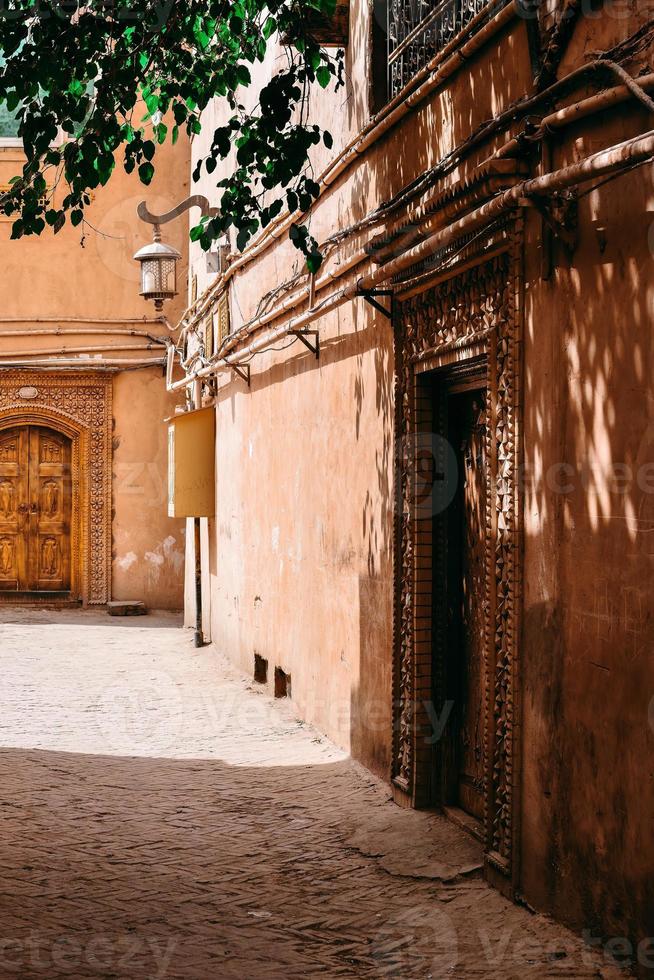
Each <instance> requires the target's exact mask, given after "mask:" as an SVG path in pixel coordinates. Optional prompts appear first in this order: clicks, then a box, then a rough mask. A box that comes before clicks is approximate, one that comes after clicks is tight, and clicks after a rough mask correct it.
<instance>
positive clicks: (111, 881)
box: [0, 609, 624, 980]
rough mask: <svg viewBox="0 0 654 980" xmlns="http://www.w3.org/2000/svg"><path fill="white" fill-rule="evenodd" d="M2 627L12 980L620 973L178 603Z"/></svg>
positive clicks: (4, 927)
mask: <svg viewBox="0 0 654 980" xmlns="http://www.w3.org/2000/svg"><path fill="white" fill-rule="evenodd" d="M0 640H1V642H0V658H1V661H2V662H1V664H0V669H1V671H2V685H1V689H0V690H1V693H0V700H1V705H0V707H1V711H0V746H1V749H0V769H1V778H2V796H1V798H0V806H1V824H0V827H1V830H0V867H1V868H2V877H1V879H0V881H1V884H0V977H2V978H5V977H11V978H29V977H47V978H59V977H66V978H81V977H84V978H88V977H120V978H130V980H135V978H142V977H143V978H144V977H155V978H185V980H186V978H202V980H205V978H207V980H209V978H212V980H213V978H218V980H231V978H238V980H243V978H245V980H264V978H265V980H276V978H280V980H281V978H303V977H318V976H321V977H394V978H401V980H412V978H430V977H431V978H441V977H447V978H449V977H489V978H494V977H496V978H514V977H515V978H525V977H530V978H531V977H533V978H544V977H582V978H585V977H617V976H624V974H619V973H618V972H617V970H615V968H613V967H611V966H610V965H609V964H608V963H607V962H606V961H605V960H604V959H603V957H602V955H601V954H598V953H596V952H591V950H590V949H589V948H588V947H586V946H585V945H584V943H583V942H582V941H581V940H580V939H579V938H578V937H575V936H573V935H572V934H571V933H569V932H567V931H566V930H564V929H562V928H561V927H559V926H557V925H555V924H553V923H552V922H551V921H549V920H548V919H546V918H544V917H542V916H538V915H534V914H531V913H530V912H528V911H527V910H525V909H521V908H519V907H517V906H515V905H512V904H510V903H509V902H508V901H506V900H505V899H503V898H502V897H501V896H500V895H499V894H498V893H497V892H495V891H493V890H492V889H490V888H489V887H488V886H487V885H486V884H485V883H484V881H483V880H482V877H481V871H480V868H481V855H480V852H479V848H478V845H477V844H476V842H474V841H473V840H472V838H470V837H468V836H467V835H465V834H464V833H463V832H462V831H460V830H459V829H458V828H457V827H455V826H454V825H452V824H451V823H449V822H448V821H447V820H445V819H444V818H442V817H440V816H438V815H435V814H428V813H424V812H423V813H420V812H415V811H409V810H402V809H400V808H398V807H396V806H395V805H394V804H393V803H392V802H391V801H390V799H389V793H388V789H387V787H385V786H384V785H383V784H382V783H380V782H378V781H377V780H376V779H374V778H373V777H372V776H370V774H368V773H367V772H366V771H365V770H363V769H361V768H360V767H359V766H357V765H356V764H354V763H352V762H351V761H350V760H349V759H348V758H346V757H345V756H344V754H343V753H342V752H341V751H339V750H338V749H337V748H336V747H334V746H333V745H332V744H331V743H330V742H328V741H327V740H326V739H325V738H324V737H322V736H320V734H319V733H317V732H316V731H315V730H313V729H312V728H310V727H309V726H307V725H304V724H302V723H301V722H299V721H298V720H297V719H296V718H295V716H294V711H293V703H292V701H288V702H284V703H280V702H279V701H274V700H271V699H270V698H269V697H268V696H267V695H266V694H265V693H263V692H262V691H261V689H260V688H258V687H257V685H254V684H253V683H250V682H249V681H247V680H246V679H244V678H243V677H242V676H241V675H239V674H237V673H236V672H235V671H234V670H233V669H232V668H231V667H229V665H228V664H227V663H226V662H225V661H224V660H223V659H222V658H221V657H219V656H218V655H217V654H216V653H215V651H213V650H212V649H211V648H207V649H203V650H200V651H197V650H195V649H194V648H193V646H192V643H191V637H190V634H189V633H188V631H184V630H182V629H181V628H180V625H179V620H178V618H177V617H174V616H171V615H156V616H155V615H151V616H148V617H143V618H138V619H114V618H109V617H108V616H107V615H106V613H104V612H101V611H96V612H81V611H77V610H64V611H59V612H57V611H53V612H49V611H48V610H35V611H30V610H20V609H19V610H9V609H0Z"/></svg>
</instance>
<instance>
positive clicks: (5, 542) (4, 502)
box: [0, 428, 29, 591]
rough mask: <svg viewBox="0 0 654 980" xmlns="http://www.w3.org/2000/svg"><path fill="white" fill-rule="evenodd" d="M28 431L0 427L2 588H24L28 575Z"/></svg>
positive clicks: (0, 572) (0, 585) (0, 564)
mask: <svg viewBox="0 0 654 980" xmlns="http://www.w3.org/2000/svg"><path fill="white" fill-rule="evenodd" d="M28 454H29V441H28V432H27V430H26V429H25V428H13V429H5V430H3V431H0V589H10V590H12V591H13V590H18V589H21V588H24V585H23V583H24V581H25V578H26V575H27V540H26V534H25V531H26V521H27V512H28V500H29V486H28Z"/></svg>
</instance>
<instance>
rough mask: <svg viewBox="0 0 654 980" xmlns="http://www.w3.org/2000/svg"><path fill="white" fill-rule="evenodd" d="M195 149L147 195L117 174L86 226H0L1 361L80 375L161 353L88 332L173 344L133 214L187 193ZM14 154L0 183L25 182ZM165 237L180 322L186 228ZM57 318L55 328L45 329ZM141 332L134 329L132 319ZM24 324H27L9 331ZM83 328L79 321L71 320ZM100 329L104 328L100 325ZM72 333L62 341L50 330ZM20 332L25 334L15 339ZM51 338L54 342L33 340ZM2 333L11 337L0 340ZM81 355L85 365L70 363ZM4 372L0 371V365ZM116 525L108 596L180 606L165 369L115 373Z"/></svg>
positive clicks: (160, 155) (146, 233)
mask: <svg viewBox="0 0 654 980" xmlns="http://www.w3.org/2000/svg"><path fill="white" fill-rule="evenodd" d="M189 159H190V147H189V144H188V142H187V141H185V140H183V139H180V141H179V142H178V144H177V145H176V146H175V147H173V146H170V145H165V146H164V147H161V148H160V149H159V150H158V152H157V159H156V161H155V162H156V164H157V174H156V176H155V179H154V181H153V183H152V185H151V186H150V187H149V188H146V187H144V186H143V185H141V184H140V182H139V181H138V178H137V177H135V176H128V175H126V174H125V173H124V172H123V171H122V169H121V167H120V165H119V166H118V167H117V170H116V172H115V174H114V176H113V178H112V180H111V181H110V182H109V184H108V185H107V187H105V188H102V189H100V190H98V191H97V192H95V193H94V195H93V201H92V204H91V206H90V207H89V209H88V212H87V217H88V222H89V224H88V225H85V226H80V227H78V228H72V227H71V226H70V225H69V224H67V225H66V226H65V227H64V228H63V230H62V231H61V232H60V233H59V234H58V235H53V234H52V233H51V232H50V231H49V230H46V231H45V232H44V233H43V234H42V235H41V237H39V238H35V237H34V238H26V239H22V240H20V241H11V240H10V234H11V221H10V219H8V218H5V217H0V268H1V269H2V275H1V276H0V354H1V355H3V356H13V357H15V356H20V355H22V354H24V353H28V352H31V353H33V354H34V355H37V354H38V353H39V352H40V351H41V352H43V354H42V356H43V357H45V356H51V355H50V354H46V353H45V352H46V351H52V350H57V351H58V354H57V355H56V356H65V352H64V351H63V348H64V347H68V348H70V347H80V346H81V347H87V348H91V349H90V350H88V351H86V352H85V353H83V354H82V355H81V356H82V357H83V358H84V360H83V362H82V363H83V364H84V365H96V366H97V365H98V364H99V363H101V362H99V361H98V358H100V357H106V358H112V359H114V358H124V359H132V358H147V357H151V356H159V357H161V356H162V354H164V353H165V351H164V349H163V348H161V347H156V348H154V349H153V350H142V349H132V350H131V351H130V350H115V351H111V350H110V351H106V350H105V351H100V350H97V349H96V348H98V347H102V346H129V347H132V348H138V347H140V346H141V345H147V344H148V340H147V338H143V337H130V336H120V335H118V334H116V333H110V332H108V333H107V334H106V335H105V336H101V335H98V334H96V333H91V332H89V330H98V329H106V330H107V331H110V330H111V329H112V328H115V329H117V330H129V329H130V328H136V329H139V328H140V329H143V330H146V331H148V332H150V333H152V334H153V335H155V336H166V335H169V331H168V330H167V328H166V326H165V325H164V324H163V323H161V322H155V321H154V315H155V314H154V308H153V306H152V304H151V303H146V301H145V300H144V299H142V297H140V296H139V294H138V290H139V270H138V265H137V263H135V262H134V261H133V258H132V256H133V254H134V252H135V251H136V250H137V249H138V248H139V247H140V246H141V245H143V244H145V243H146V242H147V241H150V240H151V230H150V228H149V227H148V226H146V225H144V224H143V223H142V222H140V221H139V220H138V218H137V216H136V206H137V204H138V202H139V201H141V200H143V199H144V198H145V199H146V200H147V202H148V205H149V206H150V208H151V209H152V210H153V211H155V212H156V211H160V212H163V211H166V210H169V209H170V208H172V207H174V205H175V204H177V203H178V202H179V201H180V200H181V199H182V198H184V197H185V196H186V195H187V194H188V185H189V167H190V164H189ZM21 166H22V154H21V151H20V148H18V147H13V148H12V147H9V148H7V147H5V148H0V185H2V184H6V183H7V182H8V181H9V179H10V178H11V177H12V176H14V175H16V174H17V173H18V172H20V168H21ZM165 237H166V239H167V240H169V241H170V242H171V243H172V244H174V245H175V246H176V247H177V248H178V249H179V250H180V252H181V253H182V255H183V256H184V258H183V259H182V261H181V262H180V263H179V282H180V287H181V289H182V296H180V297H178V299H176V300H175V301H173V302H172V303H170V304H168V306H167V309H166V313H167V315H168V317H169V319H170V321H171V322H172V323H176V322H177V320H178V319H179V316H180V314H181V312H182V310H183V308H184V306H185V301H186V296H185V285H186V278H187V258H186V256H187V255H188V247H187V246H188V239H187V225H186V222H185V220H184V219H180V220H179V221H176V222H174V223H172V224H170V225H168V226H167V227H166V230H165ZM43 318H54V320H55V322H39V321H40V320H42V319H43ZM134 319H137V320H143V321H146V322H142V323H138V322H131V321H132V320H134ZM12 320H19V321H20V322H10V321H12ZM76 320H78V321H81V322H76ZM102 321H105V322H102ZM58 328H60V329H61V330H63V331H70V330H74V331H75V333H74V334H71V335H65V336H64V335H63V334H62V335H59V336H57V335H56V333H55V331H56V330H57V329H58ZM19 329H20V330H25V331H27V332H28V335H27V336H22V337H9V336H7V332H8V331H16V330H19ZM37 330H39V331H43V330H48V331H52V333H50V334H48V335H37V334H36V333H35V331H37ZM3 335H4V336H3ZM74 356H78V355H74ZM0 367H1V363H0ZM113 378H114V380H113V410H114V430H113V446H114V456H113V485H112V494H113V501H112V504H113V519H112V539H113V541H112V553H113V563H112V594H113V597H114V598H118V599H123V598H125V599H143V600H145V601H146V603H147V604H148V606H150V607H154V608H177V609H179V608H181V606H182V604H183V557H182V556H183V550H184V527H183V522H182V521H180V520H170V519H169V518H168V517H167V516H166V495H165V494H166V467H167V458H166V426H165V425H164V422H163V420H164V418H165V417H167V416H168V415H170V414H171V412H172V411H173V409H174V405H175V399H174V398H172V397H171V396H169V395H167V393H166V386H165V378H164V373H163V370H162V368H161V367H152V368H146V369H145V370H127V371H124V372H123V371H120V372H117V373H115V374H114V375H113Z"/></svg>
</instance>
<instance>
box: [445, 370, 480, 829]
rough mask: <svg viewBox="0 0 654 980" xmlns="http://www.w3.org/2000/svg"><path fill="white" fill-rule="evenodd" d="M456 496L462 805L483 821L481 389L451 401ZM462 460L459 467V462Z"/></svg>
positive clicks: (455, 648) (451, 625)
mask: <svg viewBox="0 0 654 980" xmlns="http://www.w3.org/2000/svg"><path fill="white" fill-rule="evenodd" d="M448 417H449V424H448V430H449V432H448V437H449V441H450V445H451V446H452V449H453V457H452V463H453V465H455V466H456V493H455V497H454V500H453V501H452V505H451V507H450V510H449V514H448V534H447V537H448V548H447V550H448V587H447V588H448V672H449V674H450V677H451V681H450V691H451V696H452V697H453V699H454V705H455V708H454V725H455V731H454V732H453V742H454V745H453V750H454V753H453V754H454V757H455V758H454V766H455V772H454V773H453V774H452V775H453V778H452V779H451V781H450V785H451V786H452V791H453V795H454V797H455V800H454V802H456V803H457V804H458V806H460V807H461V808H462V809H464V810H465V811H466V812H467V813H469V814H471V815H472V816H474V817H476V818H477V819H479V820H481V819H482V818H483V783H484V752H483V740H484V713H483V712H484V696H483V654H484V583H485V549H486V540H485V526H486V522H485V510H486V459H485V453H486V406H485V393H484V391H483V390H481V389H475V390H472V391H465V392H460V393H457V394H452V395H450V397H449V399H448ZM454 457H456V463H454Z"/></svg>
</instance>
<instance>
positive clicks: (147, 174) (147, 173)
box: [139, 163, 154, 184]
mask: <svg viewBox="0 0 654 980" xmlns="http://www.w3.org/2000/svg"><path fill="white" fill-rule="evenodd" d="M139 177H140V178H141V183H142V184H149V183H150V182H151V181H152V178H153V177H154V167H153V166H152V164H151V163H142V164H141V166H140V167H139Z"/></svg>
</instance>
